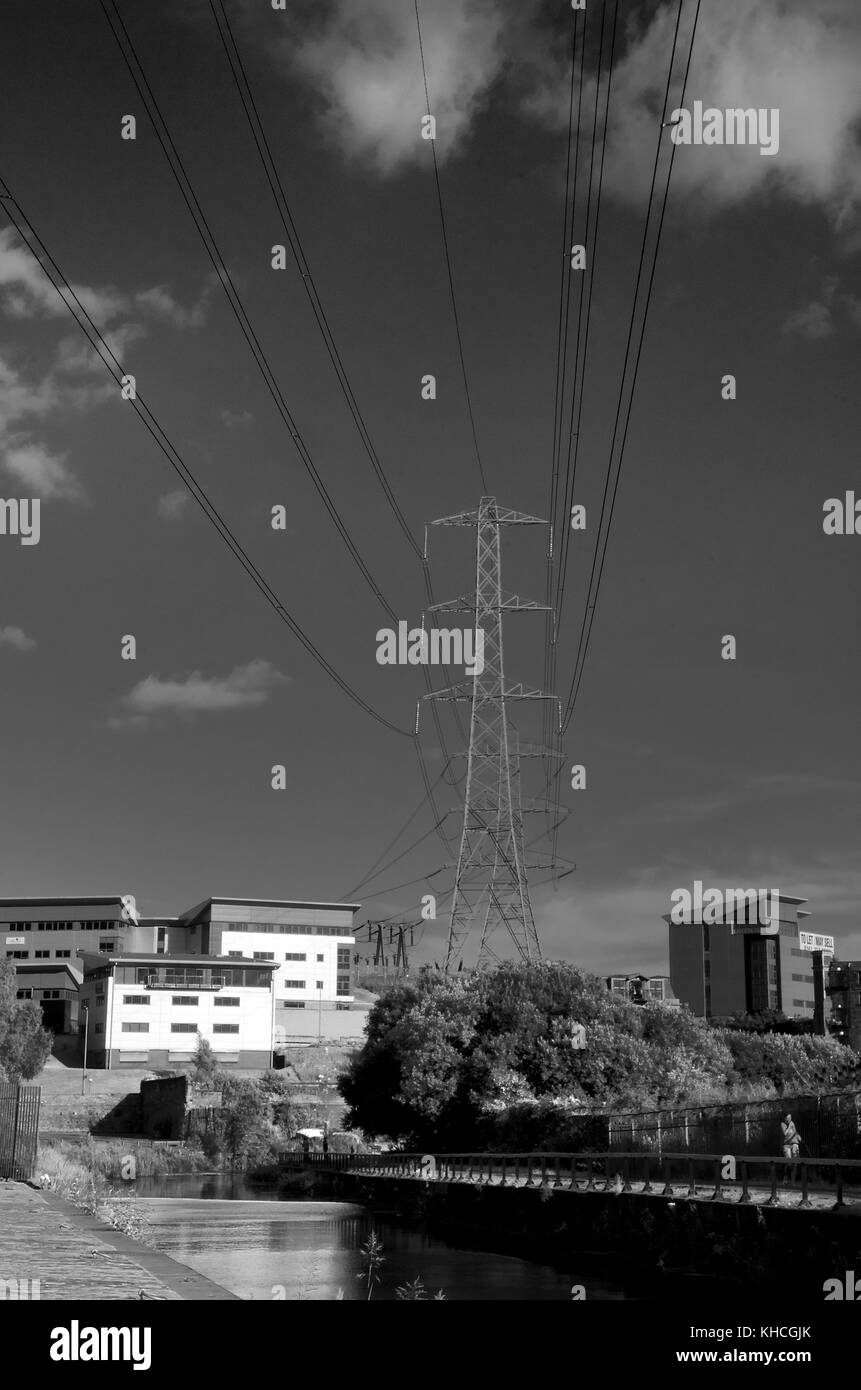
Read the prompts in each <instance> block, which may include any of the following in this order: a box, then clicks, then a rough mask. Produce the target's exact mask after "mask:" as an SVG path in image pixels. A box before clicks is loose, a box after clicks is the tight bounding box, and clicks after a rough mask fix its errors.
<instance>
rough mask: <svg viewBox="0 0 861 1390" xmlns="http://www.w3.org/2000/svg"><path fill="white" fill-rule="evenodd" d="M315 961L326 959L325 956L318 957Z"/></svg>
mask: <svg viewBox="0 0 861 1390" xmlns="http://www.w3.org/2000/svg"><path fill="white" fill-rule="evenodd" d="M317 959H318V960H325V959H326V957H325V956H318V957H317Z"/></svg>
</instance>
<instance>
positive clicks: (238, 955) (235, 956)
mask: <svg viewBox="0 0 861 1390" xmlns="http://www.w3.org/2000/svg"><path fill="white" fill-rule="evenodd" d="M227 955H228V957H229V959H230V960H242V952H241V951H228V952H227Z"/></svg>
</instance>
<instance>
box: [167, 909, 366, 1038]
mask: <svg viewBox="0 0 861 1390" xmlns="http://www.w3.org/2000/svg"><path fill="white" fill-rule="evenodd" d="M358 910H359V904H358V903H315V902H297V901H291V900H283V901H272V900H267V899H261V898H220V897H219V898H206V899H205V900H204V902H202V903H199V904H198V906H197V907H193V908H192V909H191V910H190V911H189V912H185V913H183V914H182V915H181V916H180V917H178V918H177V919H176V922H175V924H173V925H171V926H169V927H168V929H167V942H168V951H169V953H170V954H173V953H174V951H176V950H183V951H190V952H192V953H195V952H200V953H201V954H203V955H213V956H226V957H227V958H228V959H230V960H252V961H257V960H260V961H270V962H272V963H274V964H275V965H276V967H277V969H276V973H275V1020H274V1027H275V1037H276V1042H277V1043H281V1042H289V1041H291V1040H307V1039H313V1038H316V1037H359V1036H361V1033H362V1031H363V1028H364V1022H365V1018H366V1017H367V1009H366V1008H360V1009H357V1008H354V1007H353V1005H354V1004H355V999H354V997H353V992H352V978H353V946H354V945H355V941H356V937H355V934H354V930H353V918H354V917H355V914H356V913H357V911H358Z"/></svg>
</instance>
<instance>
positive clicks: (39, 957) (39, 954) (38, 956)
mask: <svg viewBox="0 0 861 1390" xmlns="http://www.w3.org/2000/svg"><path fill="white" fill-rule="evenodd" d="M50 954H51V952H50V951H35V952H34V955H35V957H36V959H37V960H44V959H45V957H46V956H50Z"/></svg>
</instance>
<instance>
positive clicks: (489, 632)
mask: <svg viewBox="0 0 861 1390" xmlns="http://www.w3.org/2000/svg"><path fill="white" fill-rule="evenodd" d="M431 525H433V526H474V527H475V529H476V566H475V598H474V599H472V598H471V597H468V596H462V597H460V598H457V599H452V600H450V601H449V602H447V603H438V604H435V605H434V606H433V608H431V609H429V610H428V611H429V612H431V613H454V612H470V613H473V614H474V615H475V627H476V629H481V630H483V632H484V669H483V670H482V671H481V672H480V673H479V672H478V671H476V674H475V675H474V676H472V677H471V678H469V679H467V680H466V681H463V682H461V683H460V684H458V685H453V686H450V687H449V688H448V689H446V690H440V691H435V692H433V693H432V694H430V695H426V696H424V699H426V700H433V699H436V700H470V701H471V704H472V714H471V720H470V735H469V754H468V759H469V760H468V765H467V776H466V795H465V803H464V809H463V831H462V834H461V841H460V854H459V857H458V863H457V873H456V876H455V883H454V890H453V895H452V904H451V925H450V928H449V937H448V947H447V950H446V958H445V969H446V970H447V971H450V970H453V969H458V968H460V966H461V965H462V964H463V953H464V947H465V946H466V943H467V940H468V939H469V937H470V935H472V936H475V935H479V940H480V945H479V951H478V964H479V966H481V965H483V964H486V963H487V961H488V960H490V959H494V960H495V959H497V956H496V953H495V952H494V950H493V947H492V946H491V944H490V943H491V938H492V937H493V935H494V933H495V932H497V931H498V929H499V928H500V927H502V928H504V929H505V931H506V932H507V933H508V935H509V936H510V937H511V939H512V941H513V942H514V945H515V947H516V949H517V951H518V953H519V954H520V956H521V957H522V958H523V959H524V960H534V959H537V958H539V957H540V955H541V948H540V945H539V942H538V934H537V932H536V930H535V920H534V917H533V914H532V904H531V902H530V899H529V885H528V882H527V874H526V868H527V866H526V862H525V858H524V845H523V814H524V810H529V811H535V810H541V809H544V808H543V807H542V806H538V805H536V804H534V803H530V804H528V805H524V802H523V799H522V797H521V788H520V758H521V756H545V757H546V756H548V755H549V756H558V755H557V754H555V753H553V751H552V750H550V749H547V748H543V747H538V746H536V745H529V746H527V747H524V748H522V749H521V747H520V743H519V738H518V735H517V731H516V730H515V728H514V727H513V725H512V724H511V723H510V720H509V717H508V711H507V708H506V706H507V703H508V701H510V700H551V699H554V698H555V697H554V696H552V695H546V694H544V693H543V692H542V691H540V690H535V689H532V688H528V687H526V686H523V685H520V684H511V683H509V682H508V681H506V678H505V668H504V662H503V622H502V620H503V615H504V614H505V613H523V612H547V611H548V610H547V606H546V605H545V604H540V603H533V602H531V601H528V602H524V601H523V600H521V599H520V598H519V597H518V596H517V595H516V594H510V593H505V592H504V591H503V588H502V564H501V548H500V532H499V528H500V527H501V526H543V525H546V522H543V521H541V520H540V519H539V518H538V517H534V516H527V515H525V514H524V513H522V512H515V511H511V510H509V509H507V508H501V507H498V506H497V504H496V499H495V498H494V497H482V499H481V502H480V504H479V508H478V511H477V512H460V513H458V514H457V515H455V516H449V517H442V518H440V519H439V520H438V521H434V522H431Z"/></svg>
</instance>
